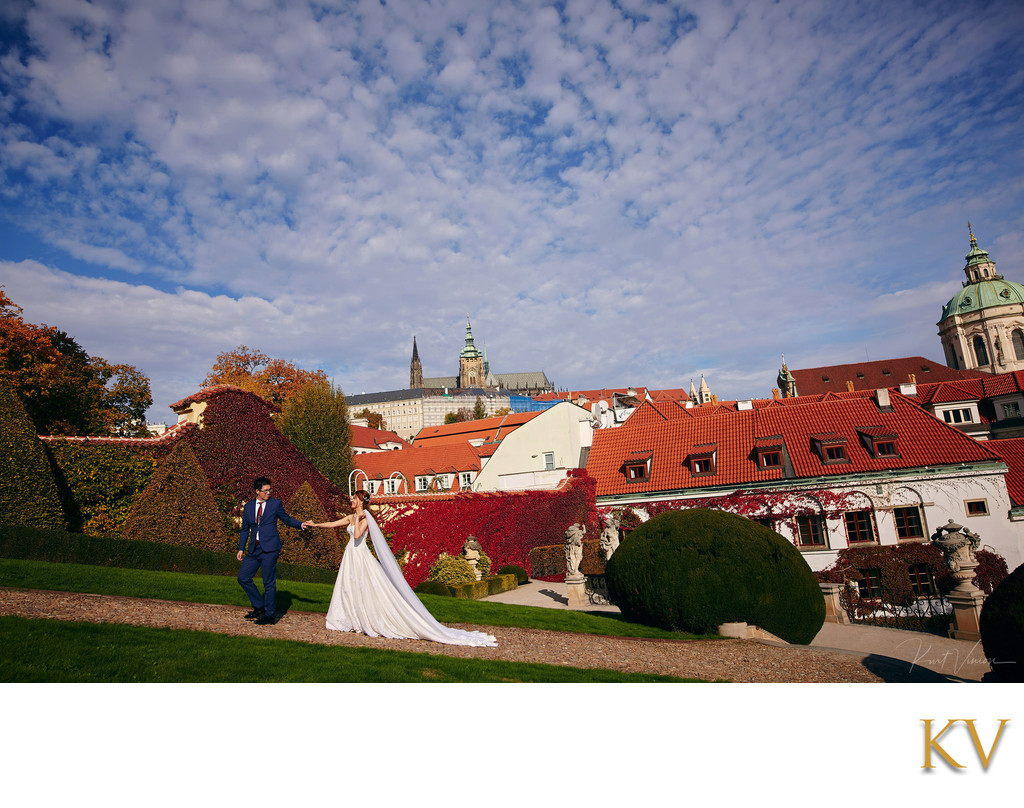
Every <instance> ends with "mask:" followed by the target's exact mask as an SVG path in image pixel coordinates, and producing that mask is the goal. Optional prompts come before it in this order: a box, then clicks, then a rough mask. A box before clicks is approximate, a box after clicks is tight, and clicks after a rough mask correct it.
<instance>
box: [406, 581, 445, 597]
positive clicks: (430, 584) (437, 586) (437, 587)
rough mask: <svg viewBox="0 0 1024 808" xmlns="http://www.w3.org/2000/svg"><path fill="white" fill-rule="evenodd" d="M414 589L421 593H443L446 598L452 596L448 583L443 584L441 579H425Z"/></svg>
mask: <svg viewBox="0 0 1024 808" xmlns="http://www.w3.org/2000/svg"><path fill="white" fill-rule="evenodd" d="M413 591H414V592H419V593H420V594H421V595H443V596H444V597H446V598H450V597H451V596H452V590H450V589H449V588H448V585H447V584H443V583H441V582H440V581H424V582H423V583H421V584H419V585H418V586H417V587H416V589H414V590H413Z"/></svg>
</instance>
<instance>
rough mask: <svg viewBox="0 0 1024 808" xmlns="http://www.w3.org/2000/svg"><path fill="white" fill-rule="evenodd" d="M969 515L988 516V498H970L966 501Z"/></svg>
mask: <svg viewBox="0 0 1024 808" xmlns="http://www.w3.org/2000/svg"><path fill="white" fill-rule="evenodd" d="M964 505H965V506H966V508H967V515H968V516H988V500H985V499H968V500H965V501H964Z"/></svg>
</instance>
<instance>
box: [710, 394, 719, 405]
mask: <svg viewBox="0 0 1024 808" xmlns="http://www.w3.org/2000/svg"><path fill="white" fill-rule="evenodd" d="M711 403H712V404H717V403H718V396H716V395H714V394H712V396H711Z"/></svg>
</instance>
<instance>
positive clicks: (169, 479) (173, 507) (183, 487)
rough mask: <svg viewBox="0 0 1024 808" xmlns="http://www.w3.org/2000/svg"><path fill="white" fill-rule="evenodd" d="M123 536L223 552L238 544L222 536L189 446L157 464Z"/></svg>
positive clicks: (218, 515) (216, 512) (216, 513)
mask: <svg viewBox="0 0 1024 808" xmlns="http://www.w3.org/2000/svg"><path fill="white" fill-rule="evenodd" d="M123 536H124V538H126V539H134V540H136V541H159V542H164V543H166V544H179V545H182V544H183V545H187V546H191V547H201V548H203V549H204V550H214V551H220V552H227V551H229V550H231V549H232V548H236V547H237V541H236V539H234V538H233V537H232V536H231V534H230V533H229V532H228V531H227V530H226V526H225V524H224V520H223V517H222V515H221V513H220V511H219V510H218V509H217V503H216V501H215V500H214V498H213V494H212V493H211V492H210V486H209V484H208V483H207V481H206V475H205V474H203V470H202V468H201V467H200V465H199V462H198V461H197V460H196V456H195V455H194V454H193V453H192V450H191V449H190V448H189V446H188V444H187V443H184V442H180V443H177V444H176V445H175V447H174V451H172V452H171V454H170V455H169V456H168V457H167V458H166V459H165V460H164V462H163V463H161V464H160V467H159V468H158V469H157V470H156V474H154V475H153V479H152V480H151V481H150V483H149V485H148V486H146V490H145V491H143V492H142V493H141V494H140V495H139V497H138V499H136V500H135V504H134V505H133V506H132V510H131V513H130V514H129V515H128V519H127V520H126V521H125V524H124V531H123Z"/></svg>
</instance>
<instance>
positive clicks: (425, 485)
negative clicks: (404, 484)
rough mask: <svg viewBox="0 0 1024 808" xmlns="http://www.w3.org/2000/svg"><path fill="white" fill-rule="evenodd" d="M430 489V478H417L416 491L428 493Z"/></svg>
mask: <svg viewBox="0 0 1024 808" xmlns="http://www.w3.org/2000/svg"><path fill="white" fill-rule="evenodd" d="M429 488H430V478H429V477H417V478H416V490H417V491H426V490H428V489H429Z"/></svg>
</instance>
